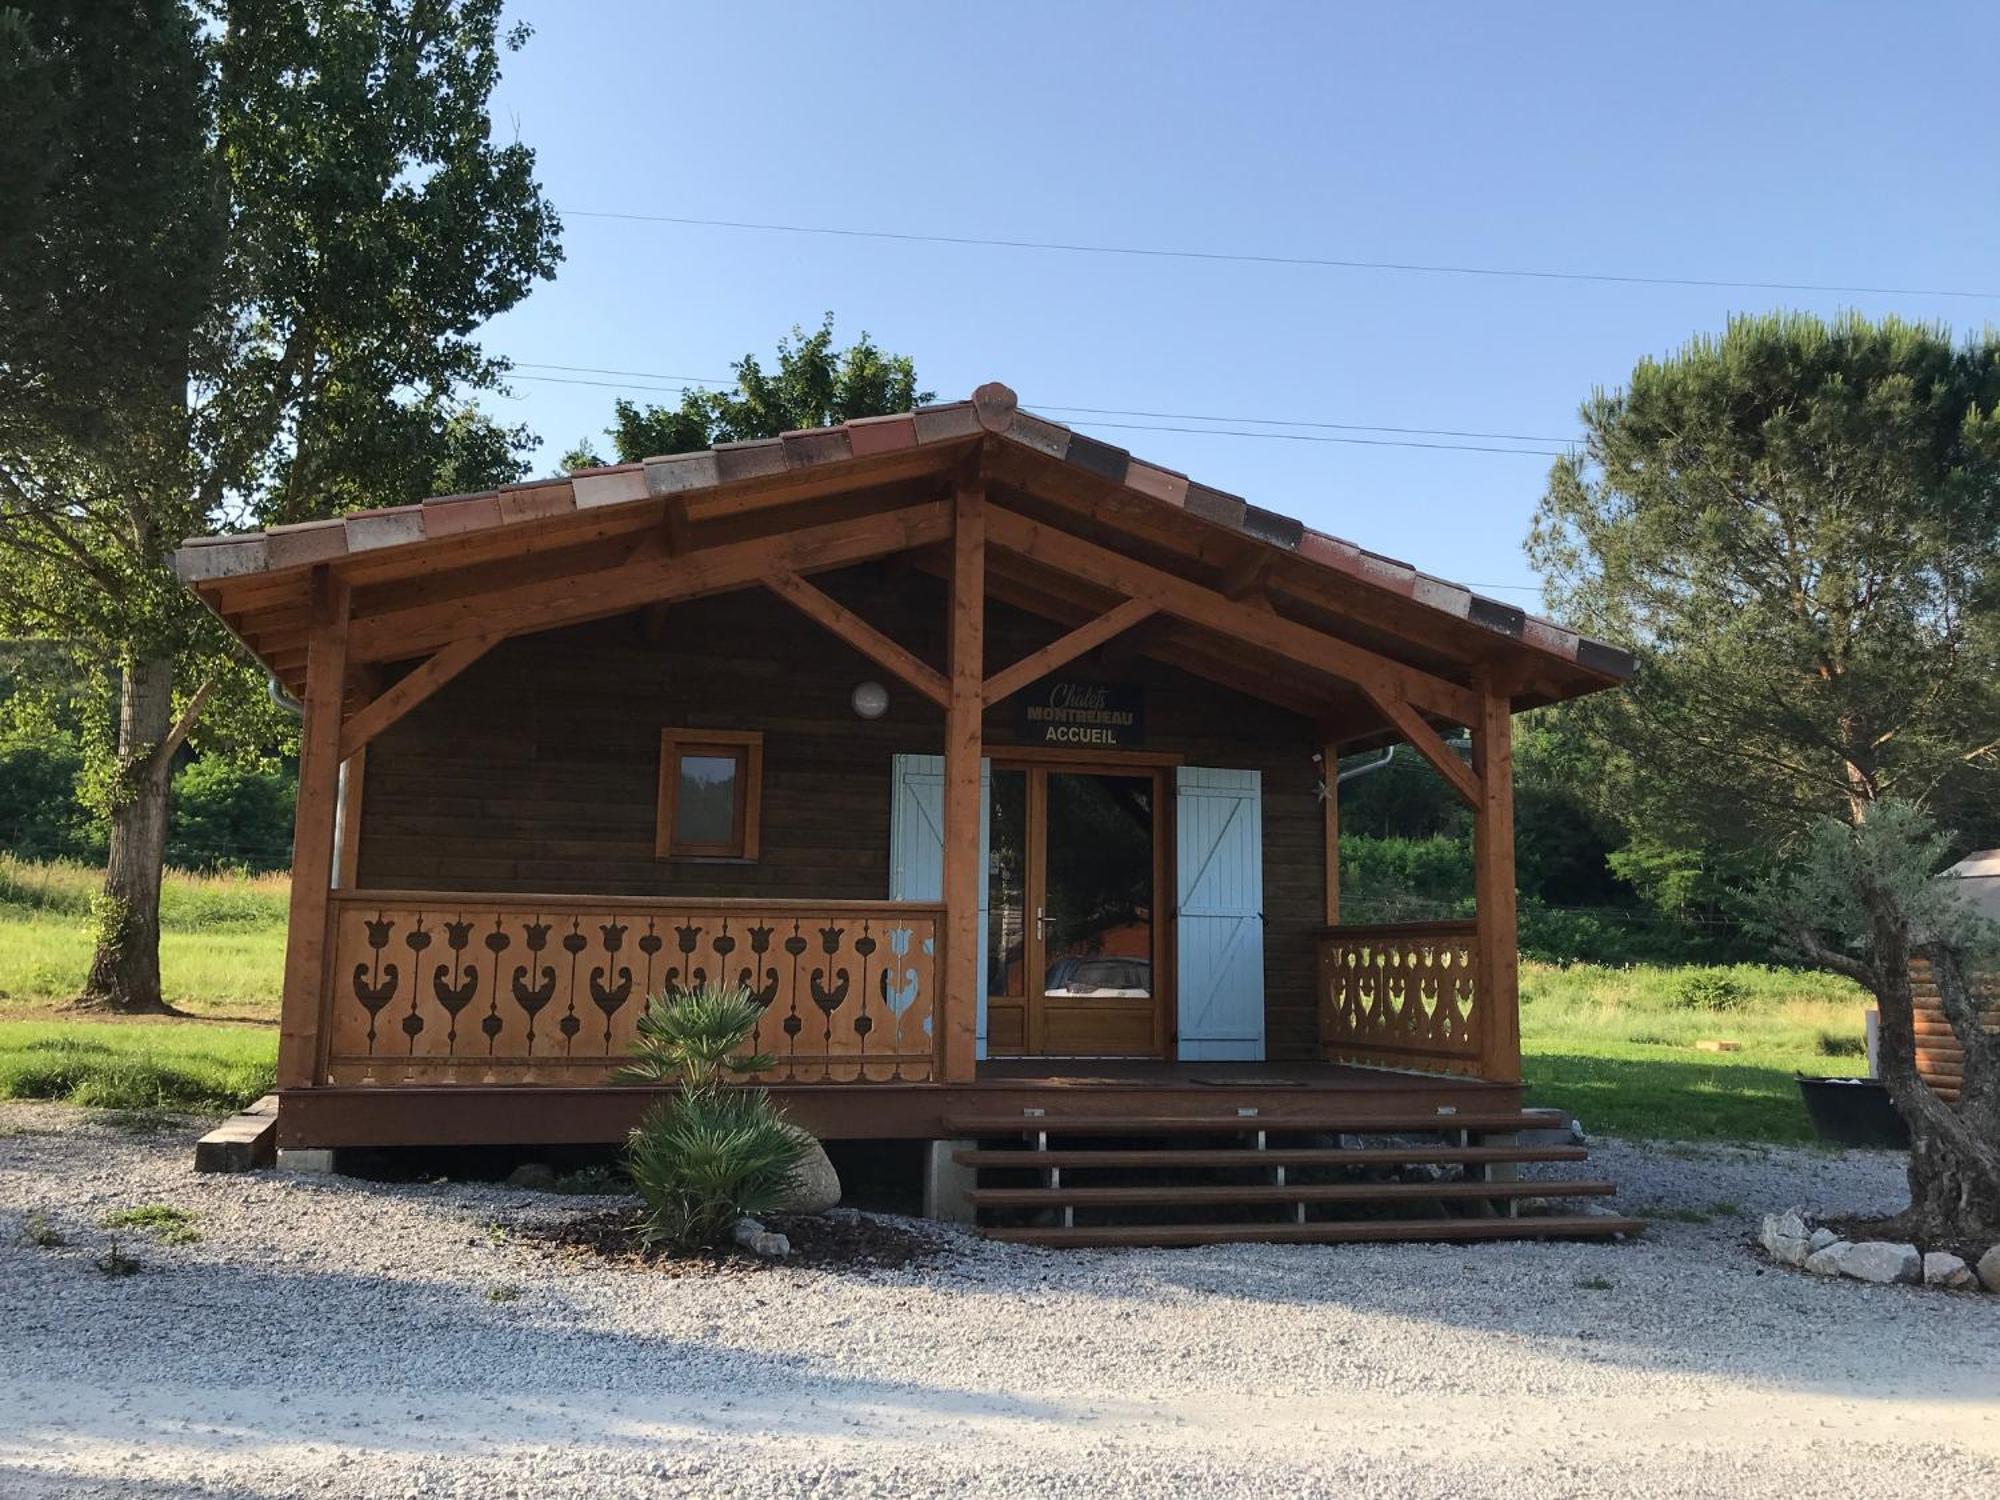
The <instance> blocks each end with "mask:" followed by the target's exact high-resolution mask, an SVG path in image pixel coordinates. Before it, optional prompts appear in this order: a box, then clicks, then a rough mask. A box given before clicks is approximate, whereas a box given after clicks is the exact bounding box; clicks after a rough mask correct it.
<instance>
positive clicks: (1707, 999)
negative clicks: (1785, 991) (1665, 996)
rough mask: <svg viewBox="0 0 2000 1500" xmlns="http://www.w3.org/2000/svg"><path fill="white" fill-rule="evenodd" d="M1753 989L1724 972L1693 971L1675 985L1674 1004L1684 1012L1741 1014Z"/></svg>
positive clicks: (1717, 970) (1718, 970) (1682, 976)
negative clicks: (1732, 1011)
mask: <svg viewBox="0 0 2000 1500" xmlns="http://www.w3.org/2000/svg"><path fill="white" fill-rule="evenodd" d="M1749 998H1750V987H1749V986H1748V985H1746V984H1745V983H1743V981H1742V980H1740V979H1738V978H1736V976H1735V975H1733V974H1729V973H1726V972H1725V971H1723V970H1721V969H1690V970H1689V971H1688V972H1687V973H1685V974H1683V975H1681V977H1680V978H1679V979H1677V980H1675V981H1674V1004H1675V1005H1678V1006H1679V1007H1680V1008H1681V1009H1682V1010H1705V1011H1726V1010H1738V1009H1740V1008H1741V1007H1742V1005H1743V1002H1744V1001H1746V1000H1748V999H1749Z"/></svg>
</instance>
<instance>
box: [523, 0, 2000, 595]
mask: <svg viewBox="0 0 2000 1500" xmlns="http://www.w3.org/2000/svg"><path fill="white" fill-rule="evenodd" d="M513 14H514V15H515V16H516V17H517V18H520V19H525V20H528V21H530V22H532V23H533V24H534V26H535V28H536V35H535V38H534V40H533V41H532V42H531V43H530V44H529V46H528V48H527V50H526V51H525V52H522V53H519V54H515V55H513V56H511V57H509V58H508V59H507V61H506V74H505V78H504V81H503V83H502V85H501V87H500V89H499V91H498V95H497V97H496V100H495V112H496V122H497V126H498V128H499V129H500V130H501V131H502V132H515V133H518V135H519V136H520V137H521V138H522V139H524V140H526V141H527V142H529V143H530V144H532V145H533V146H534V147H535V148H536V150H537V152H538V153H539V158H540V171H541V176H542V180H543V182H544V184H545V185H546V187H547V190H548V192H549V194H550V196H551V198H552V199H553V200H554V201H555V203H556V204H557V206H558V207H559V208H561V209H563V210H566V211H568V212H567V215H566V220H565V232H564V237H563V238H564V246H565V250H566V253H567V260H566V262H565V264H564V265H563V267H562V270H561V272H560V274H559V276H558V278H557V280H556V281H555V282H553V283H551V284H548V285H544V286H542V287H541V288H539V289H538V290H537V291H536V292H535V293H534V294H533V295H532V296H531V297H530V298H529V300H528V301H527V302H526V303H524V304H523V305H522V306H521V307H519V308H517V309H515V310H514V311H513V312H511V313H509V314H507V315H506V316H504V317H503V318H501V319H499V320H498V321H496V322H495V323H494V324H493V325H491V327H490V328H489V330H488V332H487V336H486V337H487V344H488V347H489V348H490V349H492V350H493V351H494V352H495V353H499V354H504V355H507V356H509V357H511V358H513V359H515V360H518V361H521V362H523V363H522V366H521V368H520V370H519V372H518V374H517V376H516V378H515V381H514V386H513V389H514V394H515V399H513V400H504V399H503V400H500V401H497V402H494V403H492V404H493V405H494V406H496V408H497V412H498V414H499V415H501V416H502V417H504V418H505V419H506V420H508V421H510V422H511V421H525V422H526V423H528V424H529V425H530V426H531V427H533V428H534V430H535V431H536V432H537V433H539V434H540V435H541V436H542V438H543V439H544V444H545V446H544V448H543V451H542V453H541V454H540V455H539V458H540V462H541V465H542V467H543V468H552V467H553V466H554V465H555V461H556V456H557V455H559V454H560V453H561V452H562V451H563V450H564V449H565V448H567V447H568V446H569V445H570V444H572V443H573V442H575V441H576V440H577V439H579V438H583V437H596V436H597V434H598V433H599V432H600V430H601V429H602V428H603V426H604V425H605V422H606V419H607V416H608V413H609V409H610V406H611V402H612V400H613V399H614V397H615V396H616V395H618V394H620V392H618V391H616V390H611V389H606V388H602V387H597V386H589V385H580V384H561V383H556V382H554V381H551V380H548V379H529V378H526V377H529V376H537V377H548V376H557V377H560V378H564V379H574V380H605V381H611V382H613V383H614V384H624V385H643V384H648V383H654V382H643V381H635V380H629V379H626V378H624V377H619V376H610V375H597V374H588V373H579V372H567V373H566V372H563V371H558V370H552V369H548V368H545V367H546V366H550V365H570V366H592V367H599V368H603V369H612V370H621V371H653V372H662V373H665V374H670V375H692V376H700V377H709V376H726V375H727V374H728V367H729V363H730V361H731V360H733V359H735V358H737V357H739V356H741V355H742V354H744V353H747V352H752V351H754V352H757V353H759V354H760V355H767V354H768V352H769V350H770V349H771V347H772V346H773V344H774V343H775V342H776V339H777V337H778V335H779V334H781V333H782V332H784V331H785V330H786V329H788V328H789V327H790V326H791V325H792V324H793V323H806V324H808V325H811V324H814V323H816V322H817V321H818V320H819V317H820V315H821V314H822V313H823V312H826V311H828V310H831V311H833V312H834V313H836V315H837V317H838V320H839V324H838V326H839V330H840V332H841V333H842V334H843V335H852V334H853V333H855V332H858V331H859V330H861V329H863V328H865V329H867V330H868V331H869V332H870V333H871V334H873V335H874V336H875V338H876V339H877V341H878V342H880V343H881V344H883V345H884V346H885V347H888V348H890V349H893V350H896V351H899V352H905V353H909V354H911V355H913V356H915V358H916V360H917V364H918V370H919V373H920V374H921V376H922V378H923V380H924V383H925V384H926V385H927V386H929V387H930V388H932V389H934V390H935V391H937V392H938V393H939V395H940V397H942V398H946V399H950V398H956V397H960V396H963V395H966V394H968V393H969V392H970V391H971V390H972V388H973V387H974V386H975V385H977V384H979V383H980V382H981V381H984V380H989V379H1000V380H1004V381H1006V382H1007V383H1008V384H1009V385H1011V386H1013V387H1014V388H1015V389H1016V390H1017V391H1018V392H1019V393H1020V395H1021V398H1022V400H1023V402H1024V403H1025V404H1027V405H1029V406H1033V407H1038V408H1041V409H1044V410H1048V411H1050V414H1051V415H1055V416H1057V417H1059V418H1060V419H1062V420H1066V421H1069V422H1071V424H1072V425H1074V426H1077V427H1079V428H1081V429H1083V430H1086V431H1092V432H1094V433H1095V434H1096V435H1098V436H1100V437H1102V438H1104V439H1105V440H1106V441H1110V442H1114V443H1117V444H1119V445H1121V446H1124V447H1128V448H1130V449H1132V451H1133V452H1135V453H1138V454H1141V455H1143V456H1145V457H1147V458H1149V459H1152V460H1155V461H1158V462H1162V463H1165V464H1168V465H1169V466H1171V467H1174V468H1179V469H1183V470H1185V471H1187V472H1188V473H1190V474H1192V475H1194V476H1196V477H1197V478H1199V479H1201V480H1203V481H1204V482H1206V483H1209V484H1213V485H1216V486H1217V487H1219V488H1223V489H1228V490H1233V491H1235V492H1237V493H1240V494H1242V495H1245V496H1247V497H1248V498H1250V499H1252V500H1254V501H1255V502H1257V503H1259V504H1261V505H1265V506H1268V507H1270V508H1272V509H1274V510H1279V511H1283V512H1286V513H1288V514H1292V515H1296V516H1300V517H1302V518H1304V519H1305V520H1307V521H1308V522H1310V523H1311V524H1313V525H1315V526H1318V527H1321V528H1322V529H1325V530H1328V531H1331V532H1333V533H1335V534H1337V535H1341V536H1345V537H1349V538H1351V539H1353V540H1355V541H1358V542H1360V543H1362V544H1363V545H1366V546H1370V547H1373V548H1375V549H1377V550H1378V551H1383V552H1387V553H1389V554H1391V555H1394V556H1398V557H1402V558H1404V559H1406V560H1408V561H1411V562H1414V563H1416V564H1418V565H1419V566H1420V567H1423V568H1425V569H1427V570H1429V571H1431V572H1434V573H1440V574H1443V575H1445V576H1447V577H1451V578H1455V579H1458V580H1460V581H1463V582H1469V583H1473V584H1477V585H1481V586H1484V587H1487V588H1490V589H1494V590H1496V591H1504V593H1505V597H1508V598H1510V599H1513V600H1516V601H1518V602H1522V603H1529V604H1532V603H1533V602H1534V595H1533V593H1532V586H1533V584H1534V575H1533V574H1532V572H1531V571H1530V570H1529V568H1528V566H1527V564H1526V562H1525V560H1524V559H1523V558H1522V556H1521V550H1520V542H1521V538H1522V536H1523V535H1524V533H1525V531H1526V529H1527V525H1528V521H1529V518H1530V516H1531V515H1532V513H1533V510H1534V506H1535V502H1536V500H1537V499H1538V497H1539V495H1540V493H1541V489H1542V484H1543V480H1544V476H1545V474H1546V472H1547V466H1548V462H1549V459H1548V458H1547V456H1546V455H1545V453H1536V452H1529V453H1525V454H1522V453H1507V454H1496V453H1483V452H1452V451H1438V450H1434V449H1424V448H1399V447H1372V446H1365V445H1360V444H1349V443H1331V442H1301V441H1289V440H1260V439H1251V438H1242V437H1230V436H1222V435H1218V434H1208V435H1201V436H1197V435H1193V434H1188V433H1182V432H1165V431H1138V430H1129V429H1122V428H1113V427H1110V426H1106V425H1102V424H1104V423H1108V422H1113V421H1129V422H1153V423H1154V424H1155V425H1162V426H1190V425H1201V424H1194V423H1185V422H1173V421H1165V420H1162V419H1156V418H1143V417H1105V418H1090V417H1086V416H1082V415H1073V414H1070V413H1066V412H1058V411H1054V410H1053V408H1056V407H1063V406H1066V407H1083V406H1088V407H1099V408H1120V409H1125V410H1132V411H1144V412H1161V413H1202V414H1213V415H1217V416H1221V417H1230V418H1240V417H1268V418H1280V419H1304V420H1308V421H1318V422H1339V423H1356V424H1372V425H1377V426H1390V427H1406V428H1408V427H1417V428H1449V429H1459V430H1463V431H1471V432H1483V433H1508V434H1522V435H1526V436H1527V437H1530V438H1534V439H1548V438H1557V439H1566V438H1569V437H1572V436H1573V435H1574V434H1575V432H1576V430H1577V428H1576V408H1577V405H1578V403H1579V401H1581V400H1582V398H1583V397H1584V396H1585V395H1587V394H1588V392H1589V391H1590V390H1591V388H1592V387H1593V386H1595V385H1599V384H1608V385H1616V384H1618V383H1620V382H1621V381H1622V380H1623V379H1624V378H1625V376H1626V375H1627V374H1628V372H1629V371H1630V370H1631V368H1632V364H1633V362H1634V360H1635V359H1637V358H1638V357H1640V356H1642V355H1645V354H1648V353H1661V352H1666V351H1669V350H1671V349H1673V348H1675V347H1677V346H1678V345H1679V344H1681V343H1682V342H1683V341H1685V340H1686V339H1687V338H1688V337H1689V336H1690V335H1692V334H1694V333H1697V332H1700V331H1706V330H1713V329H1717V328H1719V327H1720V326H1721V325H1722V323H1723V321H1724V320H1725V319H1726V318H1727V316H1728V315H1729V314H1730V313H1731V312H1732V311H1737V310H1761V309H1766V308H1770V307H1775V306H1795V307H1807V308H1813V309H1817V310H1821V311H1826V312H1832V311H1836V310H1838V309H1841V308H1843V307H1855V308H1859V309H1861V310H1863V311H1865V312H1868V313H1871V314H1880V313H1886V312H1899V313H1902V314H1904V315H1906V316H1913V317H1919V318H1925V319H1932V320H1939V321H1944V322H1947V323H1950V324H1951V325H1952V326H1954V327H1955V328H1959V329H1967V328H1972V327H1977V326H1981V325H1983V324H1985V323H1987V322H1989V321H1993V320H1995V319H2000V257H1996V254H1995V250H1996V245H2000V192H1996V188H2000V180H1996V171H1995V168H1996V165H2000V151H1996V145H2000V139H1996V138H2000V113H1996V112H1995V111H1994V110H1993V109H1992V108H1991V71H1990V69H1991V59H1992V57H1993V55H1994V44H1995V42H1996V41H2000V11H1996V9H1995V7H1993V6H1992V5H1991V4H1990V3H1988V4H1984V5H1972V4H1968V5H1963V6H1957V5H1930V6H1885V5H1880V4H1847V5H1832V4H1817V5H1791V4H1762V3H1760V4H1755V5H1745V4H1741V3H1738V4H1732V5H1720V4H1685V3H1677V4H1674V5H1670V6H1662V5H1655V6H1651V7H1646V8H1645V9H1643V10H1642V9H1639V8H1636V7H1621V6H1606V5H1603V4H1601V3H1600V4H1592V5H1587V6H1586V5H1541V6H1535V7H1528V6H1523V5H1499V4H1492V5H1479V6H1474V5H1469V4H1468V5H1426V6H1400V5H1380V4H1375V5H1367V6H1362V5H1347V4H1338V5H1335V4H1328V5H1303V4H1299V5H1264V4H1230V5H1223V4H1215V5H1208V6H1193V5H1137V4H1133V5H1117V4H1109V3H1105V4H1083V3H1079V4H1071V5H1062V6H1058V5H1037V4H1008V5H1004V6H1002V5H985V6H963V5H949V4H939V3H936V0H932V3H929V4H922V5H907V6H904V5H887V4H853V5H839V6H811V7H808V6H804V5H800V6H796V7H794V6H773V5H763V4H754V3H740V4H729V5H702V6H694V5H671V6H669V5H652V4H637V3H629V4H628V3H609V0H583V3H578V0H569V3H560V4H558V3H551V0H523V3H519V4H517V5H515V6H514V7H513ZM584 211H610V212H628V213H657V214H667V215H679V216H686V217H696V218H709V219H730V220H753V221H759V222H765V223H784V224H795V225H812V226H825V227H831V228H844V229H864V230H892V231H903V232H910V233H919V234H937V235H952V236H968V237H976V238H1001V239H1016V240H1023V239H1025V240H1042V241H1050V240H1054V241H1065V242H1071V243H1090V244H1102V245H1138V246H1148V247H1159V248H1169V249H1184V250H1195V251H1222V252H1232V253H1247V254H1268V255H1280V256H1285V255H1291V256H1307V257H1320V258H1348V259H1367V260H1378V261H1380V260H1387V261H1414V262H1423V263H1431V264H1437V263H1448V264H1455V265H1470V266H1483V267H1502V268H1519V269H1534V270H1559V271H1577V272H1601V273H1613V274H1626V275H1636V276H1654V277H1687V278H1702V279H1722V280H1741V281H1765V282H1770V281H1782V282H1810V283H1837V284H1843V285H1865V286H1885V287H1910V288H1926V289H1932V288H1935V289H1960V290H1972V291H1990V292H1993V293H1995V294H1996V295H1995V296H1993V297H1989V298H1978V299H1967V298H1962V297H1940V296H1933V295H1876V294H1865V295H1843V294H1830V293H1807V292H1776V291H1757V290H1748V289H1731V288H1712V287H1668V286H1649V285H1618V284H1603V283H1589V282H1568V281H1540V280H1528V279H1514V278H1498V277H1486V276H1457V275H1429V274H1415V273H1407V272H1391V271H1373V270H1347V269H1327V268H1320V267H1292V266H1272V265H1246V264H1237V263H1227V262H1197V261H1189V260H1168V259H1140V258H1131V257H1124V256H1096V255H1071V254H1058V253H1050V252H1041V251H1027V250H1011V249H999V248H987V247H971V246H947V245H937V244H901V243H893V242H889V241H881V240H867V239H842V238H833V237H825V236H818V235H797V234H779V233H758V232H747V231H739V230H729V229H718V228H697V227H688V226H676V225H666V224H643V223H631V222H619V221H615V220H608V219H599V218H590V217H585V216H583V215H584ZM843 341H844V340H843ZM530 361H532V362H534V363H535V365H536V366H537V367H536V368H530V367H529V365H528V363H527V362H530ZM640 399H644V397H643V394H641V396H640ZM655 399H660V400H666V401H672V400H674V399H676V398H675V396H674V394H673V393H665V394H662V395H659V396H656V397H655ZM1093 423H1095V424H1097V425H1093ZM1222 425H1241V424H1240V423H1225V424H1222ZM1301 430H1303V429H1301ZM1318 435H1320V436H1332V435H1335V434H1333V433H1329V432H1326V431H1325V430H1323V429H1322V430H1321V431H1320V432H1319V434H1318ZM1344 435H1346V436H1351V437H1373V438H1377V439H1387V438H1394V437H1396V436H1397V434H1394V433H1388V432H1367V433H1361V432H1357V433H1348V434H1344ZM1413 440H1415V441H1425V442H1442V443H1452V442H1457V443H1466V444H1475V443H1479V442H1481V441H1482V440H1481V439H1474V438H1450V437H1422V436H1418V437H1415V438H1413ZM1493 446H1501V447H1517V448H1524V449H1541V450H1547V449H1549V448H1550V447H1552V446H1556V445H1552V444H1551V443H1549V442H1547V441H1529V442H1518V443H1506V442H1503V443H1496V444H1493Z"/></svg>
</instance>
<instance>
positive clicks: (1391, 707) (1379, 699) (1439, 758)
mask: <svg viewBox="0 0 2000 1500" xmlns="http://www.w3.org/2000/svg"><path fill="white" fill-rule="evenodd" d="M1364 691H1365V692H1367V694H1368V701H1369V702H1371V703H1373V704H1374V705H1375V706H1376V707H1377V708H1379V709H1380V710H1381V711H1382V716H1383V717H1384V718H1386V719H1387V720H1388V721H1389V722H1390V723H1392V724H1394V725H1395V726H1396V727H1397V728H1398V729H1400V730H1401V731H1402V732H1403V738H1404V739H1406V740H1408V741H1409V742H1410V745H1411V747H1412V748H1414V749H1415V750H1416V752H1417V753H1418V754H1419V755H1421V756H1422V757H1423V758H1424V759H1425V760H1427V761H1429V762H1430V763H1431V766H1432V767H1433V768H1434V769H1435V770H1436V771H1437V773H1438V774H1439V775H1440V776H1442V777H1444V779H1445V780H1446V781H1447V782H1449V783H1450V784H1451V789H1452V790H1453V791H1455V792H1457V793H1458V795H1459V797H1460V799H1461V800H1462V801H1464V803H1465V805H1466V806H1467V807H1470V808H1475V809H1476V808H1477V807H1478V806H1479V799H1480V796H1481V792H1480V786H1479V778H1478V777H1477V776H1475V775H1473V773H1472V768H1471V767H1470V766H1468V765H1467V764H1466V763H1465V762H1464V760H1463V759H1461V758H1460V757H1459V756H1458V754H1457V753H1456V752H1455V751H1453V749H1452V748H1451V746H1449V745H1447V744H1446V743H1445V742H1444V740H1443V739H1442V738H1441V737H1440V736H1439V734H1438V732H1437V731H1436V730H1435V729H1433V728H1431V726H1430V725H1429V724H1427V723H1425V722H1424V716H1423V715H1422V714H1420V713H1418V712H1417V711H1416V710H1415V709H1414V708H1412V707H1411V706H1410V703H1409V700H1408V699H1406V698H1403V697H1399V696H1398V695H1397V694H1395V693H1378V692H1376V691H1374V690H1373V689H1364Z"/></svg>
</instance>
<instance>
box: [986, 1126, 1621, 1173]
mask: <svg viewBox="0 0 2000 1500" xmlns="http://www.w3.org/2000/svg"><path fill="white" fill-rule="evenodd" d="M1051 1133H1052V1134H1060V1133H1061V1132H1060V1131H1059V1130H1058V1131H1054V1132H1051ZM1589 1156H1590V1153H1589V1152H1588V1151H1586V1150H1584V1149H1583V1147H1581V1146H1408V1147H1403V1146H1356V1147H1353V1148H1351V1149H1349V1150H1345V1151H1343V1150H1341V1149H1340V1148H1338V1147H1335V1146H1327V1147H1312V1146H1272V1147H1269V1148H1267V1149H1265V1150H1262V1151H1259V1150H1258V1149H1257V1148H1256V1147H1254V1146H1242V1147H1236V1148H1233V1149H1229V1150H1217V1151H1206V1150H1200V1149H1195V1148H1190V1149H1186V1150H1179V1151H1175V1150H1171V1149H1167V1150H1156V1151H1119V1150H1115V1149H1110V1148H1107V1149H1105V1150H1102V1151H1032V1150H1027V1149H1019V1150H1005V1151H982V1150H972V1151H955V1152H953V1153H952V1160H953V1161H955V1162H957V1163H958V1164H959V1165H960V1166H961V1167H1401V1166H1413V1167H1415V1166H1425V1167H1442V1166H1472V1165H1484V1164H1488V1163H1502V1162H1530V1161H1536V1162H1548V1161H1585V1160H1588V1159H1589Z"/></svg>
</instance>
